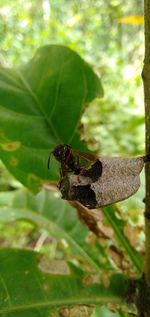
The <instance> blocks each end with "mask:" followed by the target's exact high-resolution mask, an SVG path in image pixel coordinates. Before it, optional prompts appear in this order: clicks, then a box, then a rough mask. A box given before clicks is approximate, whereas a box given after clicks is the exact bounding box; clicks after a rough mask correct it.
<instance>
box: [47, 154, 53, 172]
mask: <svg viewBox="0 0 150 317" xmlns="http://www.w3.org/2000/svg"><path fill="white" fill-rule="evenodd" d="M52 152H53V151H51V152H50V154H49V158H48V162H47V166H48V169H50V160H51V155H52Z"/></svg>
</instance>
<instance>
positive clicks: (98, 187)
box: [59, 157, 145, 209]
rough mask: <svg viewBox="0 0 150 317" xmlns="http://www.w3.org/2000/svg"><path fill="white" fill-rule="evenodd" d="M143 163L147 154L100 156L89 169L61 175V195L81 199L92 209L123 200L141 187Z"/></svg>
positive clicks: (75, 199) (68, 198)
mask: <svg viewBox="0 0 150 317" xmlns="http://www.w3.org/2000/svg"><path fill="white" fill-rule="evenodd" d="M144 163H145V157H135V158H121V157H113V158H110V157H102V158H98V159H97V160H96V161H95V163H94V164H93V165H92V166H91V167H90V168H89V169H85V168H84V169H83V170H81V172H80V173H79V174H78V175H66V176H65V177H64V178H62V180H61V181H60V184H59V188H60V191H61V193H62V197H63V198H64V199H67V200H73V201H79V202H80V203H81V204H83V205H84V206H86V207H87V208H89V209H95V208H98V207H102V206H107V205H110V204H113V203H115V202H118V201H121V200H124V199H126V198H128V197H130V196H131V195H133V194H134V193H135V192H136V191H137V190H138V188H139V186H140V177H139V174H140V172H141V170H142V169H143V166H144Z"/></svg>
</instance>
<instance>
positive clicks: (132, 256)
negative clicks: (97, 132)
mask: <svg viewBox="0 0 150 317" xmlns="http://www.w3.org/2000/svg"><path fill="white" fill-rule="evenodd" d="M102 96H103V89H102V85H101V82H100V79H99V78H98V76H97V75H96V74H95V73H94V72H93V70H92V68H91V67H90V66H89V65H88V64H87V63H86V62H85V61H84V60H83V59H81V58H80V56H79V55H78V54H76V53H75V52H74V51H72V50H70V49H68V48H66V47H63V46H58V45H53V46H50V45H47V46H44V47H42V48H40V49H39V50H38V51H37V52H36V54H35V55H34V57H33V58H32V60H31V61H29V62H28V63H27V64H26V65H23V66H20V68H18V69H17V70H16V69H6V68H1V69H0V100H1V106H0V157H1V159H2V161H3V162H4V164H5V165H6V167H7V168H8V170H9V171H10V172H11V173H12V174H13V175H14V176H15V177H16V178H17V179H18V180H19V181H20V182H21V183H22V184H23V185H25V186H26V188H28V189H29V190H30V192H29V191H27V190H24V189H22V188H21V189H16V190H15V192H13V193H12V194H10V197H9V204H8V203H7V201H8V200H7V194H6V195H4V194H3V196H2V195H1V196H0V202H1V207H0V220H1V222H3V223H4V224H5V223H7V222H8V221H9V222H10V221H16V222H17V221H21V220H24V221H26V222H30V223H32V224H34V225H35V226H36V227H37V228H39V229H40V230H43V232H48V234H49V235H51V236H52V237H53V238H55V239H56V241H57V243H58V245H57V251H56V252H55V258H56V260H55V261H54V259H52V253H51V254H50V256H49V257H48V256H46V257H45V256H44V255H42V254H40V253H37V252H34V251H29V250H24V249H15V248H6V249H2V250H0V253H1V261H0V274H1V280H0V283H1V285H0V293H1V299H2V300H1V311H0V314H1V315H5V316H13V317H14V316H15V317H17V316H19V317H23V316H26V317H27V316H32V317H34V316H43V317H44V316H45V317H46V316H49V315H51V316H53V315H56V316H63V313H64V311H63V307H64V306H70V307H72V306H73V307H74V306H75V305H85V306H86V307H87V308H88V306H89V305H95V307H96V308H95V311H94V310H92V312H91V310H88V309H87V312H86V313H87V315H86V316H89V315H90V316H99V315H98V314H99V312H100V308H99V306H100V305H106V304H107V303H112V304H114V309H115V310H117V305H120V304H121V303H122V302H124V304H125V305H126V309H127V311H128V304H127V303H126V301H127V298H129V297H132V295H133V294H132V291H130V288H129V286H130V283H131V282H130V279H129V276H130V275H131V276H133V277H134V278H135V279H136V281H137V280H138V279H139V278H140V277H141V273H142V272H143V258H142V256H141V255H140V253H138V252H137V251H136V250H135V249H134V247H133V246H131V244H130V242H129V240H128V238H127V237H126V235H125V227H126V223H125V222H124V221H123V220H119V219H118V218H117V216H116V214H115V212H116V211H117V208H116V207H115V206H111V207H107V208H104V210H103V216H102V214H101V213H100V211H95V212H94V211H90V213H88V211H85V210H84V208H83V210H82V208H81V207H79V206H77V205H76V204H75V205H74V207H75V208H76V209H77V210H78V213H79V216H80V218H82V220H85V218H84V217H83V213H84V216H85V217H89V219H90V221H89V222H88V221H87V225H89V228H90V229H91V231H93V232H94V233H96V235H97V238H95V237H94V239H93V238H91V237H90V235H89V230H88V229H87V228H86V227H85V226H84V225H83V224H81V223H80V221H79V219H78V217H77V216H76V212H75V208H73V207H71V206H70V205H69V204H68V203H67V202H65V201H63V200H62V199H61V198H60V197H59V194H58V191H57V190H56V183H55V182H56V181H58V179H59V166H58V164H57V162H56V160H54V159H53V158H52V161H51V168H50V171H49V170H48V169H47V161H48V156H49V152H50V151H51V150H52V149H53V148H54V147H55V146H56V145H57V144H59V143H67V144H70V145H71V146H72V147H73V148H75V149H77V150H81V151H88V149H87V146H86V145H85V144H84V142H82V141H80V134H79V123H80V118H81V115H82V113H83V110H84V107H85V105H86V104H88V103H89V102H91V101H92V100H93V99H94V98H96V97H102ZM51 187H53V191H52V192H51V191H50V189H51ZM31 192H32V193H31ZM33 193H34V194H36V195H35V196H34V194H33ZM91 221H92V222H91ZM108 225H110V227H111V228H112V231H110V230H109V229H108ZM101 240H103V241H101ZM44 254H46V255H47V252H46V251H45V252H44ZM116 257H117V258H118V261H119V263H118V262H117V260H116ZM126 271H129V272H130V274H126ZM133 284H134V282H133ZM135 289H138V288H137V286H136V285H135ZM133 293H134V292H133ZM105 309H106V308H105ZM79 310H80V309H79ZM131 310H132V311H133V312H134V310H135V307H133V308H131ZM105 313H106V311H105V310H104V312H103V314H105ZM101 314H102V312H101ZM118 314H119V315H122V316H127V315H126V313H125V312H120V313H119V312H118ZM82 315H83V314H82Z"/></svg>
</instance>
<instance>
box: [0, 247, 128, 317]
mask: <svg viewBox="0 0 150 317" xmlns="http://www.w3.org/2000/svg"><path fill="white" fill-rule="evenodd" d="M0 258H1V261H0V298H1V300H0V315H2V316H5V317H8V316H9V317H28V316H32V317H34V316H35V317H38V316H39V317H41V316H42V317H48V316H50V313H51V312H52V311H53V310H54V309H56V308H59V307H62V306H63V307H64V306H68V305H77V304H85V305H86V304H87V305H88V304H107V303H108V302H112V303H121V302H122V300H123V296H124V294H125V292H126V287H127V279H126V278H125V277H123V276H122V275H121V274H116V275H112V276H111V278H110V284H109V286H108V287H105V286H103V285H102V284H94V283H93V282H91V284H89V283H87V282H86V276H85V274H84V273H83V272H82V271H81V270H79V269H77V268H75V267H74V266H72V265H69V266H65V270H64V271H63V272H62V271H61V270H60V272H58V271H59V267H58V271H57V270H56V269H55V267H53V265H52V264H51V261H50V262H49V268H48V270H47V268H46V266H45V265H44V262H43V261H42V258H41V257H40V255H39V254H36V253H35V252H33V251H27V250H17V249H14V250H13V249H2V250H0ZM56 272H57V273H56Z"/></svg>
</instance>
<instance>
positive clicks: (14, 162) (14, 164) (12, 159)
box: [10, 157, 18, 166]
mask: <svg viewBox="0 0 150 317" xmlns="http://www.w3.org/2000/svg"><path fill="white" fill-rule="evenodd" d="M10 164H11V165H13V166H17V165H18V160H17V159H16V158H15V157H12V158H11V159H10Z"/></svg>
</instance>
